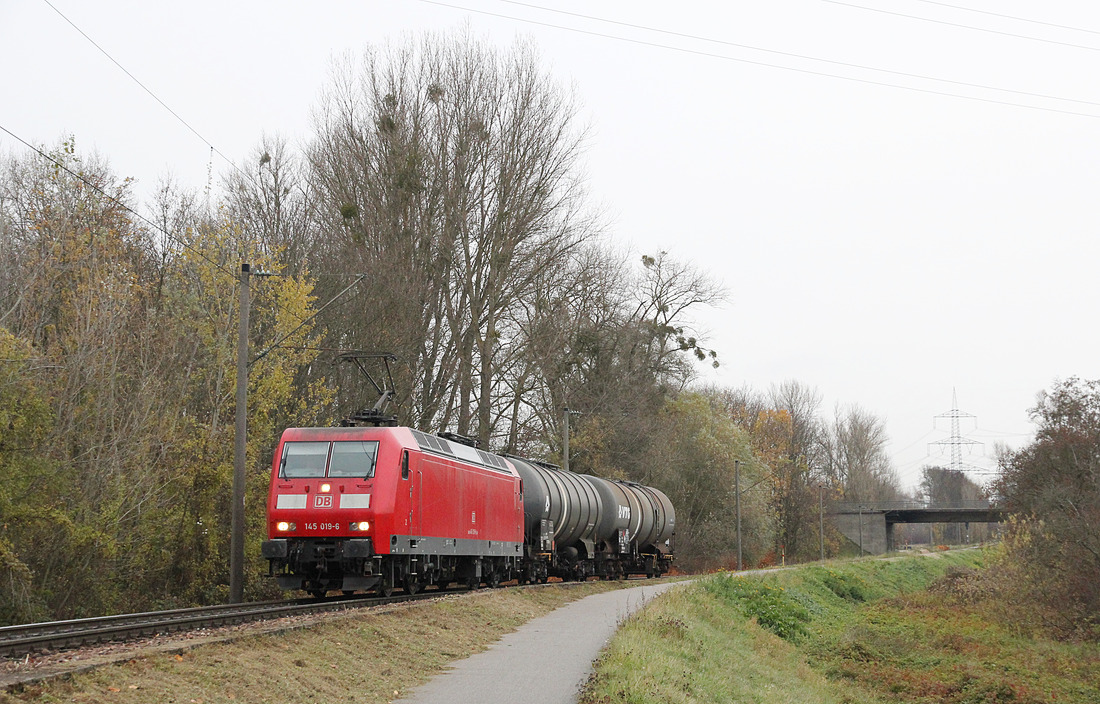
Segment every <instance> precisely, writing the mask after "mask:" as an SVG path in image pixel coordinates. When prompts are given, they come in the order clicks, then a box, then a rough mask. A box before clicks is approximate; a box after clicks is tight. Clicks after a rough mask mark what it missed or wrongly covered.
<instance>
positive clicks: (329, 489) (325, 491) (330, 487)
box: [321, 484, 332, 494]
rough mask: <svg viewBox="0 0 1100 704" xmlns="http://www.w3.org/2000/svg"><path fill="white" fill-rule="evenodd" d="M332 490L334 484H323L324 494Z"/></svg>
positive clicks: (322, 491)
mask: <svg viewBox="0 0 1100 704" xmlns="http://www.w3.org/2000/svg"><path fill="white" fill-rule="evenodd" d="M330 491H332V485H331V484H322V485H321V493H322V494H327V493H329V492H330Z"/></svg>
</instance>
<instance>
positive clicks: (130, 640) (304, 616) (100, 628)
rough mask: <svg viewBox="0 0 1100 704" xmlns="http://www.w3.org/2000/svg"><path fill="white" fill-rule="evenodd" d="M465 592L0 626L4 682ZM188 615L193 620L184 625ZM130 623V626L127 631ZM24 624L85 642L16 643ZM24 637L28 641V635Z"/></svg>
mask: <svg viewBox="0 0 1100 704" xmlns="http://www.w3.org/2000/svg"><path fill="white" fill-rule="evenodd" d="M463 593H465V592H454V593H451V592H437V591H430V592H424V593H421V594H417V595H416V596H413V597H407V596H404V595H401V596H393V597H390V598H364V597H350V598H334V599H330V600H325V601H316V600H305V599H299V600H288V601H285V602H266V603H256V604H244V605H238V606H237V607H236V609H234V608H232V607H228V606H221V607H210V608H205V609H181V610H177V611H176V612H154V613H153V614H124V615H120V616H116V617H106V618H105V619H81V620H79V621H72V622H51V623H46V624H30V625H28V626H12V627H8V628H6V629H0V630H7V631H8V634H7V636H8V637H7V641H8V647H9V649H10V650H12V651H15V650H18V651H19V656H7V657H4V658H3V659H2V660H0V687H3V688H11V687H12V686H17V685H22V684H28V683H32V682H36V681H41V680H45V679H50V678H52V677H58V676H65V675H69V674H73V673H75V672H81V671H84V670H89V669H93V668H96V667H102V666H103V665H107V664H110V663H112V662H121V661H125V660H130V659H134V658H140V657H144V656H147V655H152V654H156V653H163V652H184V651H187V650H190V649H192V648H195V647H198V646H200V645H205V644H207V643H213V642H218V641H224V640H231V639H233V638H239V637H244V636H249V635H259V634H263V633H271V632H276V631H285V630H292V629H295V628H304V627H308V626H312V625H315V624H317V623H319V622H321V621H325V620H330V619H334V618H342V617H344V616H345V615H347V614H349V613H351V612H353V611H354V610H358V609H363V608H379V607H381V608H401V607H403V606H404V605H405V604H407V603H412V602H416V601H421V600H424V599H438V598H444V597H447V596H451V595H459V594H463ZM242 607H243V608H242ZM248 607H251V608H248ZM196 612H207V615H206V622H205V623H200V622H199V620H198V614H197V613H196ZM245 612H247V615H246V613H245ZM172 613H176V614H178V615H179V616H180V618H178V619H177V620H176V623H175V625H169V624H167V623H166V621H165V618H167V615H168V614H172ZM146 617H151V618H146ZM158 618H159V621H158ZM112 620H113V621H116V622H119V623H125V624H126V625H121V626H120V627H119V628H118V629H117V631H116V633H115V635H114V636H113V637H107V633H106V631H108V630H109V629H110V627H109V626H107V625H104V622H107V623H110V622H111V621H112ZM187 620H189V621H190V623H189V624H188V625H183V622H184V621H187ZM67 624H68V625H67ZM158 624H159V626H158ZM81 626H83V630H84V631H85V635H84V636H76V635H74V633H73V632H64V630H65V629H70V630H71V629H73V628H78V629H79V628H80V627H81ZM126 629H129V630H128V631H127V632H126V634H125V635H124V634H123V631H125V630H126ZM20 630H22V631H24V632H25V633H27V632H30V633H33V632H35V631H37V633H34V635H33V636H32V638H34V639H40V638H54V639H55V641H56V642H57V643H63V642H64V641H65V639H75V638H82V639H83V643H84V644H83V645H80V646H79V647H73V646H65V645H54V646H51V647H45V646H41V645H39V646H37V647H35V648H31V649H28V648H26V647H21V646H18V645H17V643H18V642H20V634H19V631H20ZM49 631H53V635H52V636H47V635H43V633H45V632H49ZM23 642H26V639H25V638H24V639H23Z"/></svg>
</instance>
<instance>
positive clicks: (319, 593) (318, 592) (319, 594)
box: [306, 589, 328, 599]
mask: <svg viewBox="0 0 1100 704" xmlns="http://www.w3.org/2000/svg"><path fill="white" fill-rule="evenodd" d="M306 593H307V594H309V595H310V596H311V597H313V598H314V599H323V598H324V596H325V594H327V593H328V592H327V591H326V590H324V589H307V590H306Z"/></svg>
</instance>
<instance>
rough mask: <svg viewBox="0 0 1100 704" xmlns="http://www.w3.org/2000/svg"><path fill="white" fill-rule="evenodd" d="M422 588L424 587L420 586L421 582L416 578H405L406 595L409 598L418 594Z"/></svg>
mask: <svg viewBox="0 0 1100 704" xmlns="http://www.w3.org/2000/svg"><path fill="white" fill-rule="evenodd" d="M422 587H423V585H422V584H420V580H419V579H417V578H416V577H406V578H405V593H406V594H408V595H409V596H412V595H413V594H416V593H418V592H419V591H420V590H421V588H422Z"/></svg>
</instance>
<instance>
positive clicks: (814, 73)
mask: <svg viewBox="0 0 1100 704" xmlns="http://www.w3.org/2000/svg"><path fill="white" fill-rule="evenodd" d="M419 2H422V3H425V4H428V5H436V6H439V7H447V8H450V9H452V10H460V11H462V12H470V13H474V14H479V15H486V16H489V17H497V18H499V19H504V20H508V21H511V22H523V23H525V24H533V25H536V26H540V27H549V28H552V29H560V30H563V31H566V32H573V33H576V34H584V35H587V36H592V37H600V38H603V39H612V40H615V41H620V42H625V43H628V44H637V45H639V46H648V47H652V48H655V49H666V50H669V51H677V52H680V53H683V54H691V55H694V56H705V57H708V58H712V59H721V60H724V61H735V62H737V63H743V64H749V65H753V66H765V67H767V68H775V69H780V70H783V71H791V72H794V73H803V74H807V75H810V76H821V77H825V78H835V79H838V80H842V81H850V82H853V83H864V84H867V85H874V86H882V87H884V88H896V89H898V90H907V91H911V92H914V93H925V94H929V95H940V96H943V97H947V98H958V99H959V100H971V101H976V102H981V103H988V104H991V105H1007V106H1010V107H1017V108H1024V109H1028V110H1039V111H1042V112H1052V113H1058V114H1062V115H1075V116H1077V117H1088V118H1091V119H1094V120H1095V119H1100V115H1097V114H1094V113H1087V112H1079V111H1076V110H1064V109H1061V108H1053V107H1043V106H1040V105H1027V104H1025V103H1014V102H1011V101H1008V100H995V99H993V98H982V97H979V96H975V95H960V94H959V93H947V92H944V91H939V90H932V89H931V88H918V87H915V86H904V85H900V84H897V83H888V82H886V81H874V80H871V79H867V78H856V77H855V76H844V75H841V74H837V73H829V72H827V71H815V70H812V69H805V68H796V67H794V66H784V65H782V64H773V63H768V62H767V61H756V60H754V59H742V58H738V57H734V56H726V55H724V54H715V53H713V52H708V51H702V50H699V49H687V48H684V47H677V46H671V45H668V44H661V43H658V42H650V41H646V40H644V39H630V38H628V37H618V36H615V35H613V34H604V33H602V32H594V31H592V30H587V29H579V28H576V27H567V26H564V25H559V24H553V23H551V22H542V21H540V20H530V19H526V18H522V17H515V16H512V15H505V14H502V13H498V12H490V11H488V10H476V9H473V8H469V7H464V6H462V5H454V4H451V3H446V2H440V1H439V0H419ZM868 70H872V71H874V70H878V69H873V68H868ZM988 89H989V90H1001V89H1000V88H993V87H991V86H990V87H988ZM1057 100H1067V101H1068V100H1069V99H1063V98H1057Z"/></svg>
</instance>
